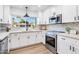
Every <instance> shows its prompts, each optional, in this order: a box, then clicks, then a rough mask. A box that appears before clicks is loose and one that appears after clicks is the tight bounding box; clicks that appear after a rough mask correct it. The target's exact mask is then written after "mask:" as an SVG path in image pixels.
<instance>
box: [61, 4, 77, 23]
mask: <svg viewBox="0 0 79 59" xmlns="http://www.w3.org/2000/svg"><path fill="white" fill-rule="evenodd" d="M75 20H76V6H75V5H67V6H62V22H63V23H68V22H75Z"/></svg>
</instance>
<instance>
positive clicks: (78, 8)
mask: <svg viewBox="0 0 79 59" xmlns="http://www.w3.org/2000/svg"><path fill="white" fill-rule="evenodd" d="M76 9H77V10H76V11H77V12H76V13H77V22H79V5H77V6H76Z"/></svg>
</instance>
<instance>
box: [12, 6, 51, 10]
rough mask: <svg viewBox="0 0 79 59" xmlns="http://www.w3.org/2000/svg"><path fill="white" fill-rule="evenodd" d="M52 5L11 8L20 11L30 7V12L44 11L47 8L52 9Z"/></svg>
mask: <svg viewBox="0 0 79 59" xmlns="http://www.w3.org/2000/svg"><path fill="white" fill-rule="evenodd" d="M51 6H52V5H13V6H11V8H16V9H20V10H26V9H25V7H28V9H27V10H28V11H35V12H38V11H44V10H46V9H47V8H49V7H51Z"/></svg>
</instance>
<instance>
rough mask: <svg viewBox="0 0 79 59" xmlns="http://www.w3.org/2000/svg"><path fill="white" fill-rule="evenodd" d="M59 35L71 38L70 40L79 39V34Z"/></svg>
mask: <svg viewBox="0 0 79 59" xmlns="http://www.w3.org/2000/svg"><path fill="white" fill-rule="evenodd" d="M58 35H61V36H66V37H70V38H73V39H79V34H78V35H76V34H67V33H59V34H58Z"/></svg>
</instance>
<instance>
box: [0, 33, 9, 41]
mask: <svg viewBox="0 0 79 59" xmlns="http://www.w3.org/2000/svg"><path fill="white" fill-rule="evenodd" d="M8 35H9V33H8V32H2V33H0V40H3V39H4V38H5V37H7V36H8Z"/></svg>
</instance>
